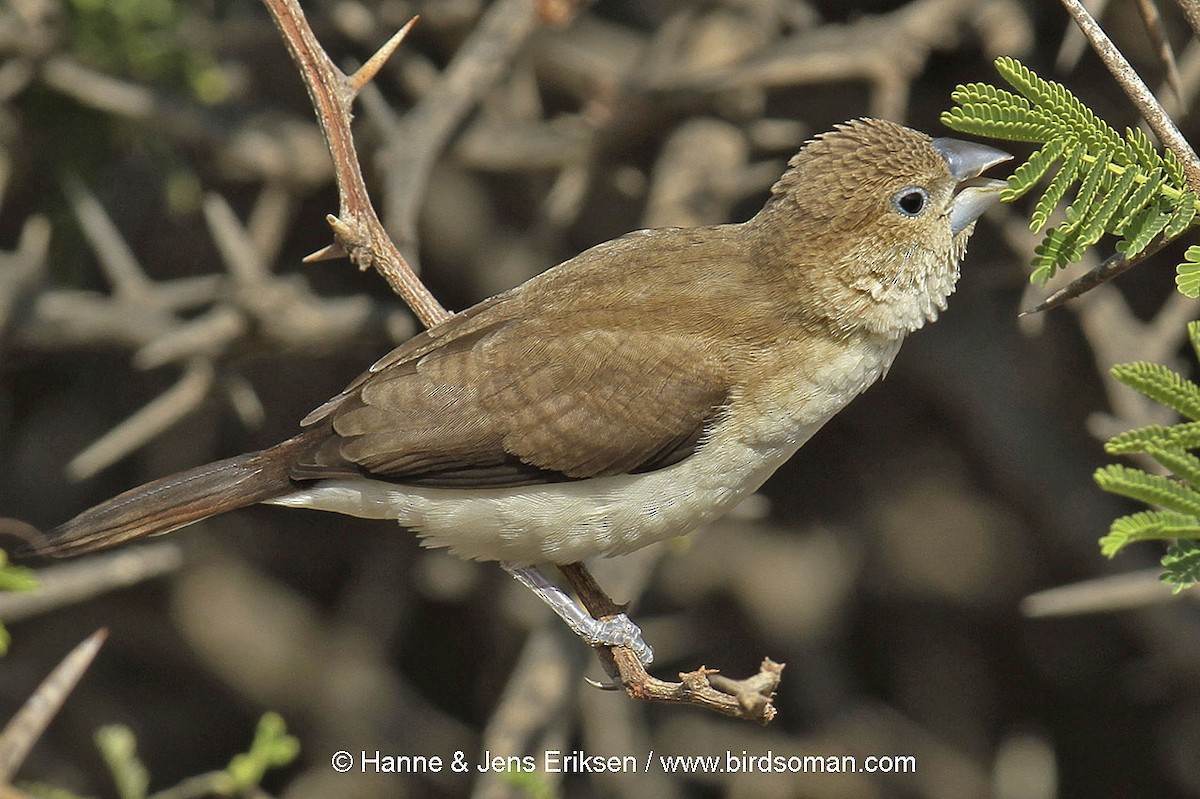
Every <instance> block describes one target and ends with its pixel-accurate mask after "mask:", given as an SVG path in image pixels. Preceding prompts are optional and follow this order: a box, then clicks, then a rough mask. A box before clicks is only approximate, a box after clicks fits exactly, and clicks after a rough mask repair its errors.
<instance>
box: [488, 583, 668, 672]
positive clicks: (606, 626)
mask: <svg viewBox="0 0 1200 799" xmlns="http://www.w3.org/2000/svg"><path fill="white" fill-rule="evenodd" d="M500 565H501V566H503V567H504V570H505V571H506V572H508V573H509V574H511V575H512V576H513V577H515V578H516V579H517V581H518V582H519V583H521V585H523V586H525V587H526V588H528V589H529V590H530V591H533V593H535V594H537V595H538V596H539V597H541V600H542V601H543V602H545V603H546V604H547V605H549V606H550V608H551V609H552V610H553V611H554V612H555V613H557V614H558V617H559V618H560V619H562V620H563V621H564V622H566V623H567V626H568V627H570V628H571V630H572V631H573V632H574V633H575V634H576V635H578V636H579V637H580V638H582V639H583V640H584V641H587V642H588V643H589V644H591V645H592V646H624V647H628V648H629V649H630V650H632V651H633V653H634V654H635V655H637V658H638V660H640V661H641V662H642V665H643V666H649V665H650V663H651V661H653V660H654V650H653V649H651V648H650V645H649V644H647V643H646V641H645V640H644V639H643V638H642V631H641V630H640V629H638V626H637V625H636V624H634V623H633V622H632V621H631V620H630V618H629V617H628V616H626V615H625V614H624V613H618V614H617V615H616V616H613V617H612V618H609V619H603V620H601V619H596V618H593V617H592V616H591V615H590V614H588V612H587V611H586V610H584V609H583V608H582V607H580V606H579V603H577V602H576V601H575V600H573V599H571V597H569V596H568V595H567V593H566V592H565V591H563V590H562V589H561V588H559V587H558V586H557V585H555V584H554V583H552V582H551V581H550V580H549V579H548V578H547V577H546V575H544V574H542V573H541V572H540V571H538V570H537V569H536V568H534V567H533V566H517V565H514V564H512V563H501V564H500Z"/></svg>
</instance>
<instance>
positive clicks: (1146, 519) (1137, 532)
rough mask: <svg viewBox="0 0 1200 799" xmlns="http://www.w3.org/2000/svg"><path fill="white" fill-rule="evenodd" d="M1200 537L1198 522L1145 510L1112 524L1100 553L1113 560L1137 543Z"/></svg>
mask: <svg viewBox="0 0 1200 799" xmlns="http://www.w3.org/2000/svg"><path fill="white" fill-rule="evenodd" d="M1196 535H1200V519H1198V518H1196V517H1195V516H1191V515H1188V514H1185V513H1173V512H1171V511H1159V510H1147V511H1141V512H1140V513H1133V514H1130V515H1129V516H1122V517H1120V518H1119V519H1115V520H1113V523H1112V526H1110V527H1109V529H1108V535H1106V536H1104V537H1103V538H1101V539H1100V552H1101V553H1102V554H1103V555H1104V556H1105V557H1108V558H1111V557H1113V556H1114V555H1116V554H1117V553H1118V552H1120V551H1121V550H1122V549H1124V548H1125V547H1127V546H1129V545H1130V544H1132V543H1134V542H1136V541H1154V540H1161V539H1166V538H1185V537H1193V536H1196Z"/></svg>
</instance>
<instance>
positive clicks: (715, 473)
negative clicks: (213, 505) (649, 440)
mask: <svg viewBox="0 0 1200 799" xmlns="http://www.w3.org/2000/svg"><path fill="white" fill-rule="evenodd" d="M899 346H900V342H899V341H895V342H889V343H888V345H887V346H884V347H879V346H871V347H854V348H847V349H846V352H845V353H844V355H843V356H842V357H841V358H839V359H838V360H839V362H837V363H830V364H827V368H825V369H822V370H820V372H819V376H818V377H817V378H815V379H810V380H807V381H802V382H801V383H799V384H795V385H789V386H787V387H786V390H783V391H772V392H770V395H771V396H773V397H776V398H777V399H775V400H774V401H773V402H772V403H771V404H770V405H767V406H764V405H763V404H762V403H761V402H759V403H758V404H757V405H755V406H753V408H751V407H749V406H748V405H747V406H745V407H739V405H738V402H737V400H736V398H735V399H734V400H733V404H732V406H731V409H730V413H729V415H728V418H727V419H726V421H724V422H722V423H721V424H720V425H718V427H716V428H715V429H714V430H713V431H712V432H711V434H710V437H709V441H708V442H707V443H706V444H705V445H704V446H703V447H701V449H700V450H699V451H698V452H697V453H696V454H694V455H692V456H691V457H688V458H686V459H685V460H683V461H680V462H679V463H677V464H674V465H672V466H670V467H668V468H666V469H660V470H657V471H654V472H647V473H645V474H636V475H619V476H615V477H600V478H592V479H589V480H579V481H574V482H564V483H551V484H547V485H537V486H523V487H518V488H485V489H451V488H425V487H419V486H406V485H398V484H396V483H388V482H383V481H379V480H369V479H365V478H361V479H359V478H353V479H339V480H321V481H318V482H316V483H313V484H312V485H310V486H307V487H306V488H305V489H304V490H302V491H297V492H296V493H294V494H289V495H287V496H285V497H280V498H278V499H275V500H271V504H275V505H286V506H289V507H304V508H314V509H317V510H329V511H336V512H338V513H344V514H348V515H351V516H359V517H364V518H372V519H395V520H397V521H398V522H399V523H400V524H401V525H403V526H405V527H408V528H410V529H412V530H413V531H415V532H416V533H417V534H418V535H420V536H421V539H422V543H423V544H425V545H426V546H431V547H447V548H449V549H450V551H451V552H453V553H454V554H456V555H459V556H461V557H465V558H473V559H477V560H505V561H513V562H515V563H518V564H532V563H537V562H547V561H548V562H553V563H573V562H576V561H579V560H582V559H584V558H588V557H592V556H594V555H617V554H621V553H625V552H631V551H633V550H635V549H639V548H640V547H644V546H646V545H648V544H651V543H654V542H655V541H661V540H663V539H665V538H671V537H673V536H677V535H683V534H684V533H687V532H690V531H691V530H693V529H695V528H696V527H698V526H699V525H701V524H703V523H705V522H707V521H711V520H712V519H715V518H717V517H718V516H720V515H722V514H723V513H724V512H725V511H727V510H728V509H729V508H730V507H731V506H732V505H733V504H734V503H736V502H737V501H738V500H740V499H741V498H742V497H744V496H746V495H747V494H750V493H752V492H754V491H756V490H758V488H759V486H761V485H762V484H763V482H764V481H766V479H767V478H768V477H770V476H771V474H772V473H773V472H774V471H775V470H776V469H777V468H779V466H780V465H781V464H782V463H784V461H786V460H787V459H788V458H790V457H791V456H792V455H793V454H794V453H795V452H796V450H797V449H799V448H800V447H801V446H802V445H803V444H804V442H806V441H807V440H808V439H809V438H810V437H811V436H812V435H813V433H815V432H816V431H817V430H819V429H820V428H821V426H822V425H823V424H825V422H827V421H828V420H829V419H830V418H831V417H832V416H833V415H834V414H836V413H837V412H838V411H839V410H841V409H842V408H843V407H844V406H845V405H846V403H848V402H849V401H850V400H851V399H853V398H854V397H855V396H857V395H858V394H859V393H860V392H861V391H862V390H863V389H865V388H866V387H867V386H869V385H870V384H871V383H873V382H875V380H876V379H878V378H879V376H880V375H881V374H883V372H884V371H886V369H887V367H888V366H889V365H890V364H891V362H892V359H893V358H894V357H895V355H896V351H897V350H898V349H899ZM747 411H748V412H747Z"/></svg>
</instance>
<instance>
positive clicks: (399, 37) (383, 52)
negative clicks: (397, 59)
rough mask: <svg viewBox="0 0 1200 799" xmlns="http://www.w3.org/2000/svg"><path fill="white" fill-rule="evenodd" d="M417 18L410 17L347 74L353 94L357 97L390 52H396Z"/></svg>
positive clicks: (389, 55) (385, 61) (390, 54)
mask: <svg viewBox="0 0 1200 799" xmlns="http://www.w3.org/2000/svg"><path fill="white" fill-rule="evenodd" d="M418 19H420V17H413V18H412V19H410V20H409V21H408V23H407V24H405V26H404V27H403V28H401V29H400V30H398V31H396V33H395V34H394V35H393V36H392V38H390V39H388V40H387V42H385V43H384V45H383V47H380V48H379V49H378V50H376V51H375V54H374V55H373V56H371V57H370V58H368V59H367V63H365V64H363V65H362V66H361V67H359V68H358V69H356V70H355V71H354V74H353V75H350V76H349V78H348V80H349V83H350V90H351V91H352V92H353V93H354V96H356V97H357V96H358V93H359V92H360V91H362V88H363V87H364V86H366V85H367V84H368V83H370V82H371V80H372V79H373V78H374V77H375V76H376V75H378V74H379V70H381V69H383V65H384V64H386V63H387V60H388V59H389V58H391V57H392V53H394V52H396V48H397V47H399V46H400V42H402V41H404V37H406V36H408V32H409V31H410V30H412V26H413V25H415V24H416V22H417V20H418Z"/></svg>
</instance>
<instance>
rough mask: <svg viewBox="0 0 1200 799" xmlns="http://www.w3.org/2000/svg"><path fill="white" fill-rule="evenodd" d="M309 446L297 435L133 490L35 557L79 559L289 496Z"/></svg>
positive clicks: (88, 514)
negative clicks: (293, 470) (292, 471)
mask: <svg viewBox="0 0 1200 799" xmlns="http://www.w3.org/2000/svg"><path fill="white" fill-rule="evenodd" d="M306 446H307V444H306V442H305V440H304V437H303V436H297V437H295V438H291V439H288V440H287V441H284V442H283V443H282V444H277V445H275V446H274V447H271V448H270V449H265V450H262V451H261V452H251V453H249V454H246V455H239V456H237V457H235V458H228V459H226V460H223V461H217V462H215V463H209V464H205V465H204V466H198V467H196V468H195V469H191V470H189V471H186V472H180V473H179V474H174V475H171V476H170V477H164V478H162V479H160V480H155V481H153V482H150V483H146V484H145V485H143V486H139V487H137V488H133V489H130V490H129V491H126V492H125V493H123V494H120V495H119V496H116V497H113V498H112V499H110V500H108V501H106V502H101V503H100V504H99V505H97V506H96V507H94V508H91V509H89V510H85V511H84V512H83V513H81V514H79V515H78V516H76V517H75V518H74V519H71V520H70V521H69V522H66V523H65V524H61V525H59V526H58V527H56V528H55V529H54V530H52V531H51V532H50V533H49V535H48V536H47V537H46V540H44V541H42V542H39V543H38V544H36V545H35V546H34V547H33V549H32V552H33V554H37V555H51V556H54V557H66V556H70V555H80V554H83V553H84V552H91V551H92V550H96V549H104V548H106V547H110V546H114V545H116V544H120V543H122V542H124V541H131V540H133V539H136V538H142V537H144V536H148V535H158V534H160V533H169V532H171V531H172V530H177V529H179V528H180V527H183V526H185V525H188V524H191V523H192V522H198V521H200V520H201V519H207V518H208V517H210V516H216V515H218V514H221V513H225V512H226V511H231V510H236V509H237V508H244V507H246V506H247V505H253V504H254V503H256V502H262V501H263V500H267V499H272V498H274V497H280V496H283V495H285V494H288V493H291V492H292V491H294V490H295V488H296V487H295V484H294V483H292V482H291V480H290V479H289V477H288V471H289V468H290V466H291V463H292V461H293V460H294V459H295V456H296V455H297V454H298V452H299V451H300V450H302V449H304V448H305V447H306Z"/></svg>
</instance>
